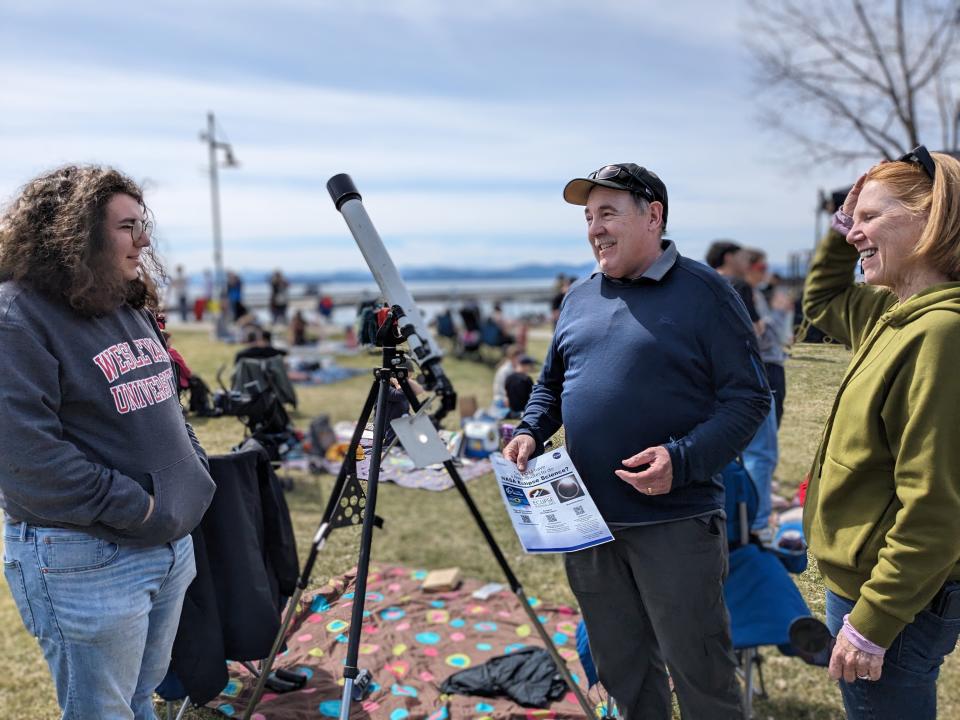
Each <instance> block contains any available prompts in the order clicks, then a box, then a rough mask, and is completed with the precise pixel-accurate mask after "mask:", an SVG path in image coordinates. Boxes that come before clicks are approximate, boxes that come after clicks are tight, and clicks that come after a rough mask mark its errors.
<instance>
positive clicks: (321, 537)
mask: <svg viewBox="0 0 960 720" xmlns="http://www.w3.org/2000/svg"><path fill="white" fill-rule="evenodd" d="M378 387H379V384H378V383H376V382H374V383H372V384H371V385H370V392H369V393H367V400H366V402H365V403H364V405H363V410H362V411H361V412H360V419H359V420H358V421H357V427H356V429H355V430H354V431H353V437H352V438H351V439H350V445H349V446H348V447H347V454H346V455H345V456H344V458H343V464H342V465H341V466H340V472H339V474H338V475H337V482H336V483H335V484H334V486H333V489H332V490H331V491H330V499H329V500H328V501H327V508H326V510H324V512H323V518H322V519H321V521H320V527H319V528H318V529H317V532H316V535H314V538H313V543H312V545H311V547H310V554H309V555H308V556H307V562H306V563H304V566H303V572H301V573H300V579H299V580H298V581H297V588H296V590H295V591H294V593H293V597H291V598H290V600H289V601H287V608H286V611H285V612H284V614H283V621H282V622H281V623H280V629H279V630H278V631H277V635H276V637H275V638H274V640H273V647H272V648H271V649H270V654H269V655H268V656H267V657H266V659H264V661H263V663H262V664H261V666H260V677H258V678H257V684H256V685H255V686H254V689H253V695H251V696H250V702H249V704H248V705H247V709H246V711H245V712H244V713H243V720H250V718H251V717H252V716H253V711H254V710H256V708H257V705H258V704H259V703H260V698H261V697H263V691H264V689H265V688H266V684H267V679H268V678H269V677H270V671H271V670H272V668H273V663H274V660H276V657H277V655H278V654H279V652H280V648H281V647H283V640H284V638H285V637H286V636H287V632H288V631H289V630H290V624H291V623H292V622H293V616H294V615H295V614H296V612H297V608H298V607H299V606H300V597H301V596H302V595H303V592H304V590H306V589H307V585H309V584H310V576H311V575H312V574H313V566H314V563H315V562H316V561H317V555H318V554H319V552H320V550H321V548H323V544H324V542H326V539H327V536H328V535H329V534H330V533H331V531H332V530H333V528H332V527H331V525H330V520H331V519H332V518H333V514H334V512H335V511H336V509H337V504H338V503H339V501H340V496H341V495H342V494H343V488H344V485H345V484H346V480H347V476H348V475H349V474H350V473H351V472H353V471H354V470H355V469H356V462H357V460H356V458H357V447H359V445H360V438H361V437H362V436H363V431H364V429H365V428H366V427H367V421H368V420H369V419H370V413H371V412H372V411H373V404H374V402H375V401H376V399H377V388H378ZM370 512H371V515H372V514H373V511H372V510H371V511H370Z"/></svg>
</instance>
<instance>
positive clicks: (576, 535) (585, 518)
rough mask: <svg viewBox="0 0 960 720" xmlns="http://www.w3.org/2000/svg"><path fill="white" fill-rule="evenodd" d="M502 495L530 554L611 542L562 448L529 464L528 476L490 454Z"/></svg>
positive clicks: (514, 524)
mask: <svg viewBox="0 0 960 720" xmlns="http://www.w3.org/2000/svg"><path fill="white" fill-rule="evenodd" d="M490 461H491V463H492V464H493V471H494V473H495V474H496V476H497V484H498V485H499V486H500V496H501V497H502V498H503V504H504V505H505V506H506V508H507V514H508V515H509V516H510V521H511V522H512V523H513V529H514V530H515V531H516V533H517V537H518V538H520V544H521V545H523V549H524V550H526V551H527V552H528V553H543V552H548V553H549V552H573V551H574V550H583V549H584V548H588V547H593V546H594V545H600V544H601V543H605V542H610V541H611V540H613V535H612V534H611V533H610V530H609V528H607V524H606V523H605V522H604V521H603V518H602V517H601V516H600V511H599V510H597V506H596V505H594V503H593V498H591V497H590V494H589V493H588V492H587V488H586V487H585V486H584V484H583V481H582V480H581V479H580V475H579V474H578V473H577V469H576V468H575V467H574V466H573V463H572V462H571V461H570V456H569V455H567V451H566V449H564V448H560V449H559V450H551V451H548V452H546V453H544V454H543V455H541V456H539V457H536V458H534V459H533V460H530V461H528V462H527V470H526V472H522V473H521V472H520V471H519V470H518V469H517V466H516V465H515V464H514V463H512V462H510V461H509V460H507V459H506V458H504V457H503V456H502V455H501V454H499V453H495V454H494V455H491V456H490Z"/></svg>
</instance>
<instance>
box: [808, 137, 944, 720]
mask: <svg viewBox="0 0 960 720" xmlns="http://www.w3.org/2000/svg"><path fill="white" fill-rule="evenodd" d="M832 227H833V229H832V230H831V232H830V233H828V235H827V237H826V238H825V239H824V241H823V243H822V244H821V246H820V248H819V249H818V250H817V253H816V256H815V257H814V260H813V263H812V266H811V269H810V272H809V274H808V276H807V281H806V287H805V290H804V312H805V314H806V315H807V317H808V318H809V319H810V321H811V322H813V323H814V324H816V326H817V327H818V328H820V329H821V330H823V331H825V332H827V333H829V334H830V335H832V336H833V337H835V338H837V339H839V340H841V341H843V342H844V343H846V344H847V345H848V346H850V347H852V349H853V359H852V360H851V362H850V367H849V368H848V369H847V373H846V376H845V377H844V379H843V381H842V383H841V385H840V389H839V391H838V392H837V397H836V400H835V401H834V405H833V410H832V412H831V414H830V418H829V420H828V421H827V425H826V428H825V430H824V433H823V438H822V439H821V443H820V448H819V450H818V451H817V455H816V458H815V460H814V466H813V470H812V471H811V480H810V487H809V490H808V494H807V499H806V504H805V507H804V530H805V532H806V535H807V538H808V539H809V542H810V549H811V550H812V552H813V554H814V555H815V556H816V557H817V560H818V561H819V566H820V571H821V573H822V574H823V578H824V583H825V584H826V586H827V624H828V626H829V627H830V629H831V632H833V634H834V635H835V636H836V645H835V647H834V650H833V655H832V657H831V661H830V674H831V676H832V677H833V678H834V679H837V680H839V681H840V689H841V694H842V696H843V701H844V705H845V707H846V710H847V715H848V717H850V718H864V717H870V718H905V717H910V718H915V719H917V720H920V719H922V718H935V717H936V679H937V675H938V673H939V667H940V664H941V663H942V662H943V658H944V656H945V655H947V654H948V653H950V652H951V651H952V650H953V649H954V647H955V646H956V644H957V638H958V635H960V535H958V533H957V522H958V518H960V440H958V438H957V428H958V427H960V373H958V372H957V368H958V364H957V361H958V359H960V282H958V279H960V162H958V161H957V160H955V159H953V158H951V157H949V156H947V155H942V154H939V153H934V154H932V155H931V154H930V153H928V152H927V151H926V148H923V147H922V146H921V147H919V148H917V149H916V150H914V151H913V152H912V153H909V154H908V155H906V156H904V157H903V158H901V160H899V161H896V162H889V163H882V164H880V165H876V166H874V167H873V168H871V169H870V170H869V171H868V172H867V173H866V174H865V175H863V176H862V177H861V178H860V179H859V180H857V183H856V184H855V185H854V186H853V188H852V189H851V191H850V194H849V195H848V197H847V199H846V202H845V203H844V206H843V208H842V209H841V210H840V211H838V212H837V215H836V216H835V217H834V221H833V226H832ZM858 260H859V261H860V262H861V264H862V268H863V276H864V279H865V281H866V285H865V286H864V285H855V284H854V267H855V265H856V263H857V261H858Z"/></svg>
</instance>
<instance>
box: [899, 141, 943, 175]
mask: <svg viewBox="0 0 960 720" xmlns="http://www.w3.org/2000/svg"><path fill="white" fill-rule="evenodd" d="M897 162H908V163H916V164H917V165H919V166H920V167H922V168H923V171H924V172H925V173H926V174H927V175H928V176H929V177H930V179H931V180H933V178H934V176H935V175H936V174H937V165H936V163H934V162H933V158H932V157H930V153H929V151H928V150H927V148H926V146H925V145H917V146H916V147H915V148H914V149H913V150H911V151H910V152H908V153H907V154H906V155H901V156H900V157H898V158H897Z"/></svg>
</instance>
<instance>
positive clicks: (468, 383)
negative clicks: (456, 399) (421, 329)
mask: <svg viewBox="0 0 960 720" xmlns="http://www.w3.org/2000/svg"><path fill="white" fill-rule="evenodd" d="M173 343H174V345H175V347H177V348H178V349H179V350H180V351H181V352H182V353H183V354H184V356H185V357H186V358H187V360H188V362H189V363H190V365H191V366H192V367H193V369H194V370H195V371H196V372H198V373H199V374H200V375H201V376H203V377H204V378H205V379H206V380H207V382H208V383H209V384H211V385H214V377H215V373H216V369H217V368H218V367H219V366H221V365H222V364H224V363H228V362H230V359H231V357H232V354H233V352H234V351H235V349H236V348H232V347H229V346H226V345H223V344H220V343H216V342H213V341H211V340H210V339H209V338H208V337H207V335H206V334H204V333H201V332H199V331H187V330H179V329H177V330H175V335H174V338H173ZM546 343H547V340H546V339H545V338H542V337H541V338H540V339H534V340H533V341H532V342H531V347H530V350H531V353H532V354H533V355H534V356H537V357H542V355H543V353H544V352H545V350H546ZM378 358H379V356H378V355H366V354H364V355H359V356H355V357H348V358H343V359H341V360H340V363H341V364H342V365H348V366H354V367H365V368H367V367H368V368H372V367H374V366H375V365H376V364H377V361H378ZM848 359H849V355H848V353H847V352H846V351H845V350H844V349H842V348H839V347H836V346H825V345H802V346H798V347H796V348H795V349H794V351H793V356H792V357H791V359H790V361H789V364H788V365H787V378H788V387H789V389H788V395H787V398H786V412H785V415H784V420H783V427H782V428H781V431H780V443H781V445H780V447H781V460H780V465H779V468H778V472H777V476H778V479H779V482H780V486H781V493H783V494H792V491H793V490H794V489H795V488H796V486H797V485H798V484H799V482H800V479H801V478H802V477H803V474H804V473H805V472H806V470H807V469H808V464H809V461H810V458H811V457H812V455H813V452H814V449H815V447H816V444H817V440H818V439H819V436H820V431H821V428H822V425H823V421H824V419H825V417H826V415H827V413H828V412H829V410H830V406H831V402H832V399H833V392H834V390H835V388H836V387H837V385H838V384H839V381H840V378H841V376H842V373H843V369H844V367H845V366H846V363H847V361H848ZM444 367H445V369H446V371H447V374H448V375H449V376H450V378H451V380H452V382H453V383H454V386H455V387H456V388H457V391H458V393H459V394H460V395H461V396H464V395H474V396H476V398H477V400H478V402H479V403H480V405H481V406H482V405H483V404H485V403H487V402H489V399H490V394H491V393H490V384H491V380H492V377H493V370H492V368H490V367H488V366H486V365H482V364H479V363H476V362H472V361H458V360H455V359H452V358H450V359H447V360H445V362H444ZM371 377H372V376H366V375H361V376H358V377H356V378H353V379H351V380H348V381H346V382H342V383H339V384H336V385H331V386H319V387H312V388H302V387H300V388H298V392H299V395H300V408H299V411H298V412H297V413H295V414H294V421H295V422H296V424H297V425H298V427H303V428H305V427H306V425H307V423H308V422H309V420H310V418H312V417H313V416H315V415H316V414H318V413H321V412H322V413H327V414H329V415H330V416H331V418H332V420H334V421H337V420H346V419H355V417H356V415H357V414H358V413H359V411H360V407H361V404H362V402H363V399H364V397H365V395H366V392H367V390H368V389H369V384H370V381H371ZM457 421H458V418H457V417H456V416H452V417H451V418H449V419H448V421H447V425H448V426H449V427H454V426H455V425H456V423H457ZM194 425H195V427H196V429H197V433H198V435H199V437H200V439H201V441H202V442H203V444H204V446H205V447H206V448H207V449H208V451H210V452H212V453H219V452H227V451H229V449H230V448H231V446H233V445H234V444H236V443H237V442H238V441H239V440H240V439H241V438H242V433H243V430H242V426H241V425H240V424H239V423H238V422H237V420H235V419H233V418H217V419H198V420H196V421H194ZM333 482H334V478H333V477H331V476H329V475H322V476H305V475H304V476H295V484H294V488H293V490H292V491H291V492H289V493H288V496H287V499H288V502H289V504H290V509H291V514H292V516H293V522H294V526H295V528H296V531H297V539H298V542H299V550H300V554H301V560H302V559H303V558H304V557H305V555H306V552H307V550H308V547H309V542H310V539H311V537H312V536H313V534H314V532H315V530H316V527H317V524H318V522H319V519H320V515H321V513H322V512H323V509H324V506H325V504H326V501H327V497H328V493H329V492H330V490H331V487H332V485H333ZM469 489H470V492H471V494H472V495H473V496H474V498H475V500H476V502H477V504H478V505H479V507H480V509H481V511H482V512H483V514H484V517H485V518H486V520H487V522H488V524H489V525H490V527H491V530H492V532H493V533H494V535H495V536H496V538H497V540H498V541H499V542H500V544H501V547H502V548H503V550H504V553H505V555H506V557H507V560H508V561H509V562H510V563H511V565H512V566H513V569H514V571H515V572H516V574H517V576H518V577H519V578H520V580H521V582H522V583H523V584H524V587H525V589H526V590H527V592H528V594H530V595H537V596H541V597H549V598H551V599H553V600H557V601H563V602H572V601H573V597H572V595H571V593H570V591H569V589H568V587H567V584H566V581H565V578H564V574H563V569H562V563H561V562H560V559H559V558H558V557H544V556H536V557H533V556H528V555H525V554H524V553H523V551H522V550H521V548H520V546H519V544H518V542H517V540H516V537H515V535H514V533H513V530H512V529H511V527H510V524H509V521H508V519H507V516H506V513H505V512H504V510H503V507H502V505H501V501H500V497H499V494H498V492H497V489H496V487H495V485H494V483H493V482H491V481H490V477H484V478H481V479H479V480H476V481H473V482H471V483H470V484H469ZM377 511H378V514H379V515H381V516H382V517H383V518H384V519H385V521H386V525H385V527H384V529H383V530H382V531H379V532H378V533H377V534H376V536H375V542H374V548H373V558H374V561H375V562H380V563H400V564H404V565H408V566H416V567H423V568H432V567H447V566H451V565H458V566H459V567H460V568H461V569H462V570H463V573H464V574H465V575H467V576H472V577H478V578H482V579H485V580H501V579H502V578H501V575H500V570H499V567H498V566H497V565H496V563H495V561H494V559H493V557H492V556H491V554H490V552H489V551H488V549H487V547H486V544H485V543H484V541H483V538H482V536H481V535H480V532H479V531H478V530H477V528H476V526H475V524H474V523H473V521H472V519H471V517H470V516H469V514H468V512H467V509H466V507H465V506H464V504H463V502H462V500H461V499H460V496H459V495H458V494H457V493H456V492H455V491H452V490H451V491H448V492H442V493H430V492H425V491H419V492H418V491H412V490H405V489H402V488H398V487H397V486H395V485H392V484H385V485H383V486H382V487H381V488H380V493H379V496H378V508H377ZM357 544H358V533H357V532H356V531H354V530H339V531H337V532H335V533H333V534H332V535H331V537H330V540H329V541H328V543H327V545H326V547H325V548H324V550H323V551H322V553H321V554H320V556H319V560H318V563H317V565H316V567H315V569H314V572H313V576H312V586H320V585H322V584H323V583H324V582H326V581H327V580H328V579H329V578H331V577H334V576H338V575H340V574H341V573H343V572H345V571H346V570H348V569H349V568H351V567H352V566H353V565H355V563H356V554H357ZM796 580H797V584H798V586H799V587H800V590H801V592H802V593H803V595H804V597H805V598H806V600H807V602H808V603H809V604H810V606H811V608H812V609H813V612H814V613H815V614H817V615H819V616H820V617H823V588H822V584H821V582H820V577H819V574H818V572H817V570H816V567H815V563H811V567H810V568H809V569H808V570H807V572H805V573H804V574H803V575H801V576H799V577H797V578H796ZM0 623H2V625H3V627H4V628H6V631H5V632H4V633H3V635H2V636H0V718H2V719H3V720H21V719H23V720H28V719H29V720H45V719H47V718H50V719H53V718H57V717H59V712H58V710H57V705H56V700H55V697H54V691H53V687H52V684H51V682H50V679H49V675H48V673H47V668H46V665H45V663H44V661H43V658H42V656H41V654H40V652H39V649H38V648H37V645H36V643H35V642H34V640H33V639H32V638H30V636H29V635H27V633H26V632H25V631H24V629H23V627H22V624H21V622H20V618H19V616H18V614H17V611H16V609H15V607H14V605H13V601H12V599H11V597H10V595H9V592H7V591H6V590H5V589H4V590H0ZM764 657H765V659H766V662H765V663H764V675H765V679H766V682H767V689H768V691H769V699H768V700H757V701H756V703H755V706H754V708H755V717H757V718H776V719H778V720H779V719H781V718H782V719H783V720H803V719H810V720H813V719H814V718H817V719H825V718H839V717H842V716H843V713H842V710H841V705H840V698H839V694H838V691H837V690H836V688H835V686H834V685H833V684H832V683H831V682H830V681H829V679H828V678H827V675H826V672H825V671H823V670H821V669H818V668H811V667H809V666H807V665H804V664H803V663H802V662H800V661H799V660H796V659H792V658H785V657H782V656H780V655H779V653H778V652H776V650H773V649H771V650H767V651H765V652H764ZM939 695H940V715H941V717H960V661H958V660H957V659H956V657H952V658H948V660H947V662H946V664H945V665H944V670H943V674H942V676H941V680H940V688H939ZM187 717H189V718H194V719H197V718H215V717H221V716H219V715H217V714H216V713H214V712H212V711H209V710H204V709H199V710H193V711H191V712H190V713H188V714H187Z"/></svg>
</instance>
